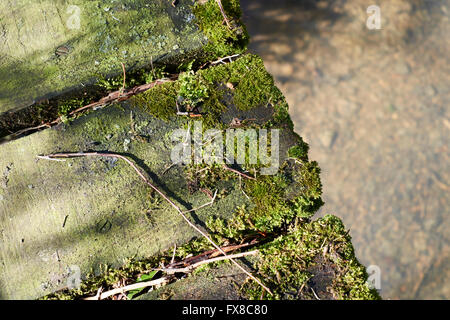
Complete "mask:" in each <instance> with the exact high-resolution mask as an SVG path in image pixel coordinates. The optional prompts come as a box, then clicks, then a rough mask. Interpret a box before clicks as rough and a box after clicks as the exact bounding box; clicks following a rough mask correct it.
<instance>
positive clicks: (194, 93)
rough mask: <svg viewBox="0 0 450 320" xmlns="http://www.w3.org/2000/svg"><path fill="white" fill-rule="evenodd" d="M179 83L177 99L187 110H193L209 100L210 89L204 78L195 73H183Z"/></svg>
mask: <svg viewBox="0 0 450 320" xmlns="http://www.w3.org/2000/svg"><path fill="white" fill-rule="evenodd" d="M178 81H179V84H180V89H179V91H178V97H177V99H179V100H180V103H181V104H182V105H184V106H185V107H186V109H187V110H189V111H190V110H193V109H194V107H195V106H197V105H198V104H199V103H200V102H203V101H204V100H205V99H206V98H208V87H207V86H206V84H205V83H204V82H203V81H202V78H199V77H196V76H195V73H194V71H192V70H189V71H186V72H182V73H181V74H180V76H179V77H178Z"/></svg>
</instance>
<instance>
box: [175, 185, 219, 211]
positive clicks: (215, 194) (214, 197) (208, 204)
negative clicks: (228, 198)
mask: <svg viewBox="0 0 450 320" xmlns="http://www.w3.org/2000/svg"><path fill="white" fill-rule="evenodd" d="M216 196H217V190H216V192H214V196H213V197H212V199H211V201H210V202H207V203H205V204H203V205H201V206H200V207H198V208H194V209H191V210H187V211H183V213H189V212H192V211H197V210H200V209H202V208H204V207H207V206H211V205H212V204H213V203H214V200H216Z"/></svg>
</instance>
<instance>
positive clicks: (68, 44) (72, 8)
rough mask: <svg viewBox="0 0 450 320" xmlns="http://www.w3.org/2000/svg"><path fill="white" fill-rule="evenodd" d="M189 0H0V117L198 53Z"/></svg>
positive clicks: (199, 37) (200, 39) (198, 41)
mask: <svg viewBox="0 0 450 320" xmlns="http://www.w3.org/2000/svg"><path fill="white" fill-rule="evenodd" d="M190 5H192V1H187V0H186V1H185V0H182V1H177V5H176V6H175V7H174V6H172V4H171V1H168V0H151V1H148V0H121V1H117V0H112V1H110V0H57V1H54V0H4V1H1V2H0V114H1V113H3V112H6V111H11V110H14V109H18V108H21V107H24V106H27V105H30V104H32V103H33V102H35V101H39V100H41V99H44V98H50V97H53V96H56V95H58V94H61V93H63V92H66V91H69V90H73V89H76V88H81V87H83V86H85V85H86V84H88V83H91V82H93V81H95V80H96V78H97V77H98V76H99V75H103V76H106V75H108V76H110V75H116V74H120V73H122V66H121V63H124V64H125V66H126V67H127V69H129V68H140V67H143V66H148V65H149V64H150V62H151V61H152V60H153V62H157V61H164V60H167V59H176V58H177V57H179V56H182V55H184V54H186V53H189V52H193V51H196V50H198V49H199V48H200V47H201V46H202V45H203V43H205V37H204V36H203V34H202V33H201V32H200V31H199V30H198V27H197V26H196V24H195V23H194V22H193V21H194V18H195V17H194V15H193V13H192V12H191V9H190Z"/></svg>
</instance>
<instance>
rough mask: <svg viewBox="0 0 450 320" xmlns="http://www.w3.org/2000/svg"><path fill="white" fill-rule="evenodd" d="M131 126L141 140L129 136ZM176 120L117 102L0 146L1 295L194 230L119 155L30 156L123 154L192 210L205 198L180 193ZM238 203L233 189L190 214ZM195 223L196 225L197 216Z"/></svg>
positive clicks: (59, 281)
mask: <svg viewBox="0 0 450 320" xmlns="http://www.w3.org/2000/svg"><path fill="white" fill-rule="evenodd" d="M131 110H133V113H134V116H133V117H134V119H135V120H134V122H135V125H134V127H135V128H136V130H138V131H139V134H142V135H143V136H148V143H146V142H142V141H139V140H133V134H132V133H131V120H130V112H131ZM183 121H184V120H182V119H176V120H174V121H169V122H163V121H161V120H157V119H155V118H153V117H152V116H151V115H150V114H147V113H145V112H143V111H140V110H139V109H134V108H131V107H128V106H126V105H125V104H124V105H122V106H120V105H115V106H111V107H108V108H105V109H103V110H99V111H97V112H95V113H92V114H90V115H88V116H85V117H83V118H80V119H78V120H76V121H74V122H73V123H71V124H70V125H62V126H59V127H56V128H53V129H48V130H44V131H41V132H39V133H36V134H33V135H30V136H27V137H25V138H22V139H19V140H16V141H13V142H10V143H8V144H3V145H1V146H0V154H1V157H0V233H1V234H0V296H1V298H3V299H11V298H19V299H23V298H37V297H39V296H42V295H44V294H46V293H49V292H52V291H54V290H56V289H58V287H63V286H65V285H66V283H67V277H68V275H69V274H68V268H69V267H70V266H71V265H77V266H79V267H80V269H81V272H82V274H86V272H88V271H89V270H90V269H91V268H93V269H94V270H98V269H99V267H100V265H104V264H110V265H115V266H119V265H121V264H122V263H123V259H125V258H130V257H133V256H136V257H137V258H139V257H148V256H152V255H155V254H157V253H158V252H160V251H162V250H167V249H169V248H171V247H173V245H174V244H175V243H178V245H179V244H181V243H184V242H186V241H188V240H190V239H191V238H192V237H194V236H197V234H196V233H195V231H193V230H192V229H191V228H190V227H189V226H188V224H187V223H186V222H185V221H184V220H182V218H181V217H180V216H179V215H178V214H177V213H176V211H174V210H173V209H172V208H171V207H169V206H168V205H167V204H166V203H165V202H164V201H159V202H157V201H156V200H155V199H154V198H153V197H151V196H150V188H149V187H147V186H146V185H145V184H144V183H143V182H142V180H141V179H140V178H139V177H138V175H137V174H136V173H135V171H134V170H133V169H132V168H131V167H130V166H129V165H127V164H126V163H124V162H123V161H121V160H117V161H115V160H102V159H98V158H97V159H94V158H80V159H70V160H67V161H64V162H55V161H47V160H38V159H37V158H36V155H42V154H48V153H54V152H72V151H75V152H78V151H86V150H90V149H91V150H97V151H100V150H108V151H110V152H117V153H122V154H127V155H129V156H130V157H131V158H132V159H134V160H135V161H136V162H137V163H138V165H139V166H140V167H141V168H143V169H145V170H146V171H147V172H148V173H149V174H150V177H151V178H152V179H153V181H154V183H155V184H156V185H158V187H159V188H161V190H163V191H164V192H165V193H166V194H167V195H169V196H170V197H171V198H172V199H174V200H175V201H176V202H177V203H179V205H180V206H181V207H183V208H186V209H191V208H195V207H198V206H200V205H201V204H204V203H206V202H208V201H209V200H210V199H209V198H208V197H207V196H206V195H205V194H204V193H202V192H200V191H198V192H196V193H194V194H192V195H191V194H190V193H189V192H188V190H187V186H186V181H185V178H184V176H185V175H184V173H183V169H182V168H180V167H178V166H174V167H172V168H171V169H170V170H167V172H165V171H166V169H167V167H168V166H169V165H170V164H171V161H170V150H171V146H172V141H171V132H172V130H174V129H176V128H180V127H181V128H182V126H183ZM245 202H246V198H245V197H244V195H243V193H242V192H241V190H240V189H239V186H238V184H237V183H236V186H234V185H231V192H230V193H229V194H228V196H227V197H225V198H222V199H220V200H218V201H216V202H215V203H214V206H213V207H207V208H204V209H201V210H198V211H196V212H192V216H191V218H192V221H195V222H197V223H198V224H199V225H202V224H203V222H204V221H205V220H206V217H207V216H209V215H217V216H222V217H227V216H231V215H232V213H233V212H234V209H235V208H236V207H237V206H239V205H242V204H244V203H245ZM202 221H203V222H202Z"/></svg>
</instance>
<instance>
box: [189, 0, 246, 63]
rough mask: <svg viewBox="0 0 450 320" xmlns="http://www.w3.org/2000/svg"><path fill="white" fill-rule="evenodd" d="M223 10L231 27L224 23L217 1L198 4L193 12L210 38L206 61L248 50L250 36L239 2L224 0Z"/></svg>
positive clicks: (206, 47) (236, 0)
mask: <svg viewBox="0 0 450 320" xmlns="http://www.w3.org/2000/svg"><path fill="white" fill-rule="evenodd" d="M222 5H223V8H224V10H225V12H226V15H227V17H228V20H229V23H230V26H231V27H228V26H227V24H226V23H225V22H224V18H223V16H222V13H221V11H220V8H219V6H218V4H217V2H216V1H213V0H211V1H207V2H206V3H204V4H201V3H199V2H198V1H197V3H196V4H195V5H194V7H193V12H194V14H195V16H196V18H197V23H198V25H199V27H200V29H201V30H202V31H203V33H204V34H205V35H206V36H207V37H208V44H207V45H206V46H205V48H204V49H203V50H204V51H205V52H206V59H207V60H213V59H216V58H217V57H225V56H229V55H232V54H236V53H242V52H244V51H245V50H246V48H247V44H248V40H249V36H248V34H247V31H246V30H245V27H244V26H243V24H242V22H241V20H240V17H241V9H240V4H239V0H222Z"/></svg>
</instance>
